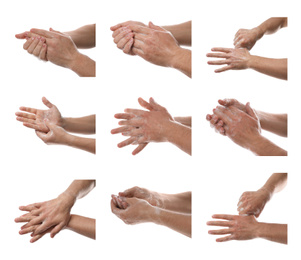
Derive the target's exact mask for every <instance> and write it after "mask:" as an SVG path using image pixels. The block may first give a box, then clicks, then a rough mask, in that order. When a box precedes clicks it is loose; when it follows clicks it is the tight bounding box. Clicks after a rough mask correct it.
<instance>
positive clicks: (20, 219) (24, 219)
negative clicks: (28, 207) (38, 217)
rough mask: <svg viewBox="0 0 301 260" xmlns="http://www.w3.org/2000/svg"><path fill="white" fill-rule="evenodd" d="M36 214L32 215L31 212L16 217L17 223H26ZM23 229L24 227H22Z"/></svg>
mask: <svg viewBox="0 0 301 260" xmlns="http://www.w3.org/2000/svg"><path fill="white" fill-rule="evenodd" d="M34 217H35V216H33V215H31V214H30V213H28V214H25V215H22V216H20V217H18V218H15V222H16V223H24V222H29V221H31V220H32V219H33V218H34ZM21 229H22V228H21Z"/></svg>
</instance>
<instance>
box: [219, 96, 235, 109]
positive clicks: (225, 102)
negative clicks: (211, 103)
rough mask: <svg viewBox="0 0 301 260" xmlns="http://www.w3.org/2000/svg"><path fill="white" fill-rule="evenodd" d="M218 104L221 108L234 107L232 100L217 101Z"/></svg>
mask: <svg viewBox="0 0 301 260" xmlns="http://www.w3.org/2000/svg"><path fill="white" fill-rule="evenodd" d="M218 103H219V104H220V105H222V106H225V107H229V106H233V105H234V100H233V99H229V98H225V99H219V100H218Z"/></svg>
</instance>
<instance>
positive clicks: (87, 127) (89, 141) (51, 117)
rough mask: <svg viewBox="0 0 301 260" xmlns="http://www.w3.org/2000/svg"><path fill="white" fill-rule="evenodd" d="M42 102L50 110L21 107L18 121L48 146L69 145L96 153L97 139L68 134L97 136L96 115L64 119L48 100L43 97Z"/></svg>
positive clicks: (17, 113) (17, 114)
mask: <svg viewBox="0 0 301 260" xmlns="http://www.w3.org/2000/svg"><path fill="white" fill-rule="evenodd" d="M42 102H43V103H44V105H46V106H47V107H48V108H49V109H48V110H40V109H36V108H30V107H20V110H21V111H22V112H16V116H17V118H16V119H17V120H18V121H20V122H23V125H24V126H26V127H28V128H32V129H34V130H36V134H37V136H38V137H39V138H40V139H41V140H42V141H43V142H44V143H46V144H60V145H68V146H71V147H73V148H78V149H81V150H84V151H88V152H91V153H95V139H93V138H83V137H78V136H74V135H71V134H69V133H67V131H68V132H73V133H79V134H95V115H90V116H86V117H80V118H67V117H62V115H61V113H60V111H59V110H58V108H57V107H56V106H55V105H53V104H52V103H51V102H50V101H49V100H48V99H46V98H45V97H43V98H42Z"/></svg>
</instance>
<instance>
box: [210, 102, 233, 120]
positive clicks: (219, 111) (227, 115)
mask: <svg viewBox="0 0 301 260" xmlns="http://www.w3.org/2000/svg"><path fill="white" fill-rule="evenodd" d="M213 113H214V114H215V115H216V116H217V117H218V118H219V119H221V120H223V122H225V123H226V124H230V123H231V122H232V117H233V114H232V113H231V112H230V111H229V110H228V109H226V108H224V107H219V106H218V107H217V108H216V109H214V111H213Z"/></svg>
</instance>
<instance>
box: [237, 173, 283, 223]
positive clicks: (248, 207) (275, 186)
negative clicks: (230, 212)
mask: <svg viewBox="0 0 301 260" xmlns="http://www.w3.org/2000/svg"><path fill="white" fill-rule="evenodd" d="M286 183H287V173H274V174H272V176H271V177H270V178H269V179H268V180H267V182H266V183H265V184H264V186H263V187H261V188H260V189H259V190H257V191H246V192H244V193H243V194H242V195H241V197H240V198H239V201H238V204H237V211H238V212H239V214H240V215H246V214H247V215H254V216H255V217H256V218H258V217H259V216H260V214H261V212H262V210H263V209H264V207H265V205H266V203H267V202H268V201H269V200H270V199H271V198H272V196H273V195H274V193H276V192H279V191H281V190H282V189H283V188H284V187H285V186H286Z"/></svg>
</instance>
